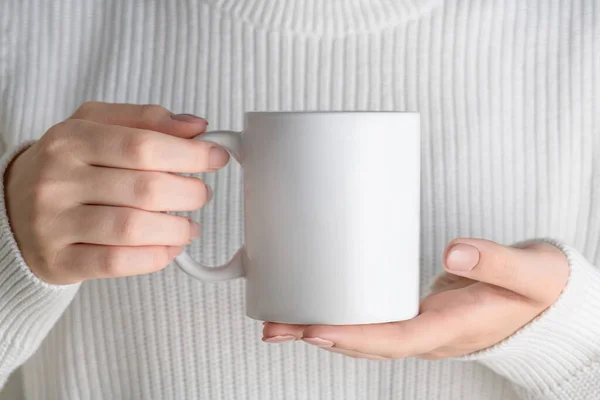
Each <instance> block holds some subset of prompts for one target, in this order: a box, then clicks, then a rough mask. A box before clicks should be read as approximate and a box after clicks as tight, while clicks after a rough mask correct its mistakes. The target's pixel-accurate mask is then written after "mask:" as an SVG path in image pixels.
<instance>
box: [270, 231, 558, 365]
mask: <svg viewBox="0 0 600 400" xmlns="http://www.w3.org/2000/svg"><path fill="white" fill-rule="evenodd" d="M444 269H445V272H444V274H443V275H441V276H440V277H438V279H437V280H436V281H435V283H434V284H433V288H432V293H431V294H430V295H429V296H428V297H426V298H425V299H424V300H423V301H422V302H421V306H420V311H419V315H418V316H417V317H415V318H413V319H411V320H407V321H400V322H392V323H385V324H373V325H350V326H328V325H309V326H306V325H288V324H277V323H270V322H269V323H266V324H265V326H264V330H263V335H264V337H263V340H264V341H266V342H272V343H277V342H283V341H286V340H298V339H302V340H304V341H305V342H307V343H310V344H313V345H316V346H318V347H321V348H323V349H325V350H328V351H331V352H334V353H340V354H344V355H347V356H351V357H358V358H368V359H376V360H387V359H397V358H404V357H420V358H425V359H441V358H446V357H456V356H460V355H465V354H469V353H473V352H476V351H478V350H482V349H485V348H488V347H490V346H493V345H495V344H496V343H498V342H500V341H502V340H503V339H505V338H507V337H509V336H511V335H512V334H513V333H515V332H516V331H517V330H519V329H520V328H521V327H523V326H524V325H526V324H527V323H529V322H530V321H531V320H533V319H534V318H535V317H537V316H538V315H539V314H540V313H542V312H543V311H544V310H546V309H547V308H548V307H549V306H551V305H552V304H553V303H554V302H555V301H556V299H557V298H558V297H559V295H560V294H561V292H562V290H563V289H564V287H565V285H566V282H567V279H568V276H569V265H568V261H567V259H566V257H565V256H564V254H563V253H562V251H560V250H559V249H557V248H556V247H554V246H552V245H550V244H547V243H544V242H530V243H529V244H526V245H525V246H524V247H522V248H516V247H507V246H502V245H500V244H497V243H494V242H490V241H487V240H480V239H457V240H454V241H453V242H452V243H450V245H449V246H448V248H447V250H446V252H445V254H444Z"/></svg>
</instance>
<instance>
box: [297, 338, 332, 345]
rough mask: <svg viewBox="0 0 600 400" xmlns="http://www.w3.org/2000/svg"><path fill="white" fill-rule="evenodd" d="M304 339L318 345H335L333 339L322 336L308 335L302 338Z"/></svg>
mask: <svg viewBox="0 0 600 400" xmlns="http://www.w3.org/2000/svg"><path fill="white" fill-rule="evenodd" d="M302 340H304V341H305V342H306V343H308V344H312V345H313V346H317V347H333V342H332V341H331V340H327V339H322V338H320V337H308V338H302Z"/></svg>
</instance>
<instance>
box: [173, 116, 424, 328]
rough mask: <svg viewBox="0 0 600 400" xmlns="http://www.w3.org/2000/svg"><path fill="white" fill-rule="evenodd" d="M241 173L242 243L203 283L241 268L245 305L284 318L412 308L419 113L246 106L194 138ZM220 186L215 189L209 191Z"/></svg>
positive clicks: (185, 264) (349, 317) (198, 270)
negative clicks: (223, 125) (224, 126)
mask: <svg viewBox="0 0 600 400" xmlns="http://www.w3.org/2000/svg"><path fill="white" fill-rule="evenodd" d="M199 139H201V140H205V141H209V142H213V143H216V144H219V145H221V146H223V147H224V148H226V149H227V150H229V151H230V153H231V154H232V155H233V156H234V158H236V159H237V160H238V162H239V163H240V164H241V166H242V168H243V172H244V225H245V232H244V238H245V242H244V246H243V247H242V248H241V249H240V250H239V251H238V253H236V255H235V256H234V257H233V258H232V260H231V261H230V262H229V263H228V264H227V265H224V266H221V267H217V268H210V267H206V266H202V265H200V264H198V263H196V262H195V261H193V260H191V258H190V257H189V256H188V255H187V254H186V253H184V254H182V255H180V256H178V257H177V258H176V263H177V264H178V265H179V266H180V267H181V268H182V269H183V270H185V271H186V272H188V273H189V274H190V275H192V276H194V277H196V278H198V279H201V280H205V281H215V280H223V279H232V278H238V277H242V276H243V277H245V279H246V281H247V282H246V314H247V315H248V316H249V317H251V318H255V319H259V320H263V321H274V322H284V323H293V324H333V325H345V324H368V323H381V322H389V321H398V320H405V319H409V318H412V317H414V316H415V315H417V313H418V308H419V237H420V229H419V226H420V119H419V114H418V113H402V112H250V113H247V114H246V117H245V127H244V130H243V132H213V133H208V134H205V135H201V136H200V137H199ZM215 195H216V196H218V193H216V194H215Z"/></svg>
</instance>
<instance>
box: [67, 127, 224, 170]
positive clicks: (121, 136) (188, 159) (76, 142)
mask: <svg viewBox="0 0 600 400" xmlns="http://www.w3.org/2000/svg"><path fill="white" fill-rule="evenodd" d="M63 124H68V125H67V126H66V128H67V129H68V130H69V131H70V132H74V133H73V134H72V135H70V139H71V138H72V139H73V140H72V141H69V142H70V143H71V144H70V145H69V146H70V147H72V148H71V149H70V150H72V151H73V153H74V154H76V156H77V157H78V158H79V159H80V160H81V161H83V162H84V163H86V164H88V165H95V166H102V167H113V168H124V169H135V170H145V171H164V172H176V173H198V172H207V171H215V170H217V169H219V168H221V167H223V166H225V165H226V164H227V162H228V160H229V154H228V153H227V151H225V150H224V149H222V148H220V147H218V146H216V145H215V144H212V143H208V142H204V141H202V140H190V139H182V138H178V137H174V136H170V135H167V134H163V133H159V132H155V131H150V130H143V129H136V128H129V127H122V126H111V125H102V124H98V123H95V122H91V121H84V120H76V119H73V120H67V121H65V122H63Z"/></svg>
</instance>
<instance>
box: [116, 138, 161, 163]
mask: <svg viewBox="0 0 600 400" xmlns="http://www.w3.org/2000/svg"><path fill="white" fill-rule="evenodd" d="M122 151H123V156H124V157H127V158H128V159H130V160H132V161H133V162H134V163H135V164H136V165H138V166H139V167H140V168H144V167H149V166H150V165H151V164H152V161H153V158H154V149H153V145H152V140H151V138H150V137H149V136H148V135H145V134H143V133H139V134H136V135H130V136H129V137H128V138H126V139H125V140H124V141H123V150H122Z"/></svg>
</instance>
